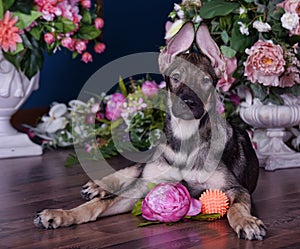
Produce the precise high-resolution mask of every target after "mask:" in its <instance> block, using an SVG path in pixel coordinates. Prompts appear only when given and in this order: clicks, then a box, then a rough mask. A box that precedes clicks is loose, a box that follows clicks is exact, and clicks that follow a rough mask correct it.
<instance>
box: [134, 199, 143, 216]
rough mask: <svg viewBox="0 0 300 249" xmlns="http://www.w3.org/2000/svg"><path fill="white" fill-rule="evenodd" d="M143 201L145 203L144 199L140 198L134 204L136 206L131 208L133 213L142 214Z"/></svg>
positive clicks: (135, 214)
mask: <svg viewBox="0 0 300 249" xmlns="http://www.w3.org/2000/svg"><path fill="white" fill-rule="evenodd" d="M142 203H143V199H140V200H138V201H137V202H136V203H135V204H134V207H133V209H132V210H131V214H132V215H134V216H138V215H141V214H142Z"/></svg>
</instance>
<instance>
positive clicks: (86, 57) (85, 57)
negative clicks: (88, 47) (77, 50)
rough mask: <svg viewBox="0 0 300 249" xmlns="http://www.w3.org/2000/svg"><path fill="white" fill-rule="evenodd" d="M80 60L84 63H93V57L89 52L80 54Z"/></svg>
mask: <svg viewBox="0 0 300 249" xmlns="http://www.w3.org/2000/svg"><path fill="white" fill-rule="evenodd" d="M81 60H82V61H83V62H85V63H88V62H93V57H92V55H91V54H90V53H89V52H84V53H83V54H82V57H81Z"/></svg>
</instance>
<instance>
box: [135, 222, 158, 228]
mask: <svg viewBox="0 0 300 249" xmlns="http://www.w3.org/2000/svg"><path fill="white" fill-rule="evenodd" d="M154 224H162V222H160V221H148V222H141V223H140V224H138V227H146V226H151V225H154Z"/></svg>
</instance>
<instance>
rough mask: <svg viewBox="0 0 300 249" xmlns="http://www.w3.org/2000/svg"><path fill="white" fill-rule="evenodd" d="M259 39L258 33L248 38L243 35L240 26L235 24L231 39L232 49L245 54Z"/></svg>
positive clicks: (251, 34)
mask: <svg viewBox="0 0 300 249" xmlns="http://www.w3.org/2000/svg"><path fill="white" fill-rule="evenodd" d="M257 39H258V32H254V33H250V34H249V35H248V36H246V35H243V34H241V32H240V30H239V24H238V23H237V22H235V23H234V26H233V31H232V36H231V39H230V43H231V48H232V49H234V50H235V51H238V52H241V53H244V52H245V49H246V48H249V47H251V46H252V45H253V44H254V43H255V42H256V41H257Z"/></svg>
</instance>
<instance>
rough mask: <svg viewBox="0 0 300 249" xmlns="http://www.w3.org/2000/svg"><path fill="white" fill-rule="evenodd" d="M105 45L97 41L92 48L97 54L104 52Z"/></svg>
mask: <svg viewBox="0 0 300 249" xmlns="http://www.w3.org/2000/svg"><path fill="white" fill-rule="evenodd" d="M105 48H106V46H105V44H104V43H97V44H96V45H95V46H94V50H95V52H96V53H98V54H101V53H103V52H104V50H105Z"/></svg>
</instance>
